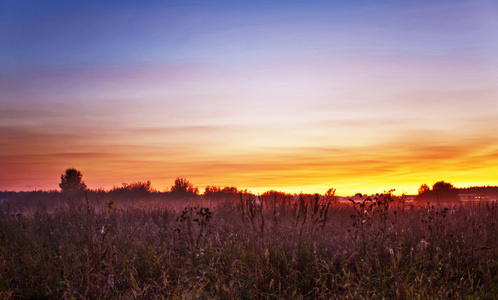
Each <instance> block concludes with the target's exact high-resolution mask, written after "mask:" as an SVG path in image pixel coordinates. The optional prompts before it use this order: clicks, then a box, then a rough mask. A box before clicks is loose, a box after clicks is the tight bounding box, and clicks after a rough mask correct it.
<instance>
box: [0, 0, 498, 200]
mask: <svg viewBox="0 0 498 300" xmlns="http://www.w3.org/2000/svg"><path fill="white" fill-rule="evenodd" d="M0 44H1V45H2V47H0V102H1V108H0V115H1V116H2V120H0V137H1V138H2V140H3V142H2V143H0V149H1V150H2V153H3V154H2V155H1V156H0V167H2V169H4V170H8V172H6V173H4V174H6V175H2V177H1V178H0V182H1V183H0V189H17V190H21V189H26V188H29V187H28V186H30V187H31V186H34V187H40V188H55V187H56V186H57V183H58V182H57V178H58V177H59V175H58V174H59V173H61V172H62V171H63V170H64V169H65V168H66V167H76V168H79V169H81V171H82V172H83V173H84V175H85V176H86V177H88V179H87V183H89V186H90V187H99V186H102V187H111V186H112V185H114V184H117V185H119V184H120V183H121V182H131V181H136V180H147V179H151V180H152V183H153V185H155V186H156V187H157V188H159V189H162V188H166V187H167V186H168V184H169V183H170V182H172V181H173V179H174V178H175V177H176V176H187V177H189V178H190V179H191V180H192V181H194V184H198V185H199V186H200V187H201V188H202V187H203V186H205V185H207V184H219V185H236V186H238V187H240V188H250V189H252V190H254V191H263V190H264V189H267V188H275V189H282V190H288V191H293V192H299V191H301V190H302V191H309V192H312V191H313V192H314V191H316V192H321V190H322V189H323V191H326V190H327V189H328V187H330V186H334V187H336V188H337V189H338V191H339V192H341V191H342V192H343V193H350V192H353V191H359V192H362V191H372V192H374V191H375V190H377V191H379V190H380V191H382V190H383V189H389V188H393V187H394V188H398V189H399V190H406V191H409V192H415V191H416V189H417V187H418V186H419V185H420V184H422V183H424V182H427V183H432V182H434V181H437V180H441V179H444V180H447V181H451V182H452V183H454V184H455V185H468V184H495V183H496V180H497V178H496V176H495V175H494V172H493V171H492V170H493V167H494V164H495V163H496V162H497V160H498V141H497V140H498V136H497V134H496V132H498V131H497V129H498V128H497V125H495V122H494V120H496V118H497V117H498V105H497V101H496V96H498V84H497V83H498V55H497V54H496V53H498V4H497V3H496V2H493V1H440V2H432V1H403V2H400V1H355V2H354V3H351V2H347V3H346V2H344V1H312V2H304V1H271V2H268V1H260V2H245V1H216V3H209V2H202V1H198V2H188V3H187V2H185V1H177V2H175V1H167V2H163V1H157V2H149V3H147V4H137V3H135V2H133V1H124V2H120V3H119V4H116V3H113V4H110V3H101V2H97V1H75V2H71V3H69V2H62V1H52V2H50V1H43V2H34V1H11V2H4V3H2V4H0ZM473 145H479V146H478V149H476V147H474V146H473ZM111 149H112V150H111ZM386 149H387V150H386Z"/></svg>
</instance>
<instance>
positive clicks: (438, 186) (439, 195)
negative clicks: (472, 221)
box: [415, 181, 460, 202]
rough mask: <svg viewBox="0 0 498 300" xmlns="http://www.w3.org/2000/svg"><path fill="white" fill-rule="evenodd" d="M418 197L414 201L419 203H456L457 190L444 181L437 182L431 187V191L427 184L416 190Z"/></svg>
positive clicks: (457, 197)
mask: <svg viewBox="0 0 498 300" xmlns="http://www.w3.org/2000/svg"><path fill="white" fill-rule="evenodd" d="M418 193H419V194H418V196H417V198H416V199H415V200H416V201H420V202H458V201H460V197H459V196H458V189H456V188H455V187H454V186H453V184H451V183H449V182H445V181H438V182H436V183H434V184H433V185H432V189H430V188H429V186H428V185H427V184H423V185H421V186H420V188H419V189H418Z"/></svg>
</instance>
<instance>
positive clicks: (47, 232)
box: [0, 193, 498, 299]
mask: <svg viewBox="0 0 498 300" xmlns="http://www.w3.org/2000/svg"><path fill="white" fill-rule="evenodd" d="M497 215H498V205H497V203H496V201H476V202H460V203H455V204H451V205H450V204H444V203H420V204H413V203H407V202H404V201H403V199H400V198H396V197H393V196H392V195H391V194H390V193H386V194H383V195H378V196H377V197H375V198H365V199H362V200H360V201H349V202H342V201H341V202H338V201H335V200H333V199H330V198H327V197H324V196H319V195H315V196H313V195H307V196H301V197H296V198H292V197H283V196H281V195H278V194H275V195H269V196H266V197H260V198H259V199H256V198H255V197H254V196H252V195H249V194H240V195H238V196H237V197H236V198H233V199H231V200H226V201H206V200H177V201H164V200H157V199H156V200H154V199H143V200H138V199H137V200H136V201H135V202H126V203H120V201H119V200H116V201H112V200H100V199H99V198H98V197H95V196H93V195H92V196H87V197H86V198H82V199H81V201H71V202H68V203H62V204H59V205H56V206H55V207H54V208H50V209H47V208H45V207H43V205H42V204H39V205H38V206H37V208H36V209H31V210H27V209H24V210H23V209H21V208H16V207H15V206H11V205H9V206H6V205H3V206H2V209H1V210H0V298H2V299H14V298H21V299H30V298H31V299H32V298H53V299H60V298H65V299H88V298H91V299H98V298H101V299H163V298H167V299H194V298H200V299H335V298H340V299H345V298H349V299H426V298H439V299H452V298H455V299H461V298H464V299H493V298H494V297H495V296H496V295H498V231H497V229H498V226H497V225H498V224H497V223H498V219H497Z"/></svg>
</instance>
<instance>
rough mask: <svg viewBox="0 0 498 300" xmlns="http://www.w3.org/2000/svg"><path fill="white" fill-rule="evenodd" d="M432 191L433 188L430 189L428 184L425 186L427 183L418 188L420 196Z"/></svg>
mask: <svg viewBox="0 0 498 300" xmlns="http://www.w3.org/2000/svg"><path fill="white" fill-rule="evenodd" d="M430 190H431V188H430V187H429V186H428V185H427V184H425V183H424V184H422V185H421V186H420V187H419V188H418V194H419V195H420V194H423V193H425V192H427V191H430Z"/></svg>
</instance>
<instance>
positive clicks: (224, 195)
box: [204, 185, 243, 200]
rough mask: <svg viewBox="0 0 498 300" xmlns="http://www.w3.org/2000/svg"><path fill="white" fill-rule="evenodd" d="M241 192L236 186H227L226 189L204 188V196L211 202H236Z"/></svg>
mask: <svg viewBox="0 0 498 300" xmlns="http://www.w3.org/2000/svg"><path fill="white" fill-rule="evenodd" d="M241 192H243V191H239V190H238V189H237V188H236V187H234V186H226V187H224V188H221V187H219V186H218V187H217V186H214V185H213V186H209V185H208V186H206V188H204V196H206V198H207V199H209V200H236V199H238V197H239V193H241Z"/></svg>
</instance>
